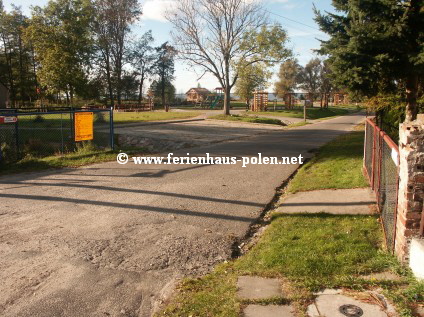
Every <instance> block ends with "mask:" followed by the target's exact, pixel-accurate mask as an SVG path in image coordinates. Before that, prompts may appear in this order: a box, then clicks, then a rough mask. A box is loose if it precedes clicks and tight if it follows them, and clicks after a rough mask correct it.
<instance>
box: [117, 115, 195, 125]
mask: <svg viewBox="0 0 424 317" xmlns="http://www.w3.org/2000/svg"><path fill="white" fill-rule="evenodd" d="M198 115H199V113H198V112H115V113H114V114H113V121H114V123H117V124H120V123H133V122H148V121H161V120H173V119H189V118H193V117H197V116H198Z"/></svg>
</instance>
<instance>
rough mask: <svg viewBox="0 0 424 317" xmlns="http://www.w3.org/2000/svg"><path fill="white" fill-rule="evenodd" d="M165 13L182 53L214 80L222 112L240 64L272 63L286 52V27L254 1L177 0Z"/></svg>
mask: <svg viewBox="0 0 424 317" xmlns="http://www.w3.org/2000/svg"><path fill="white" fill-rule="evenodd" d="M167 18H168V20H169V21H170V22H171V23H172V24H173V26H174V32H173V39H174V45H175V47H176V48H177V50H178V52H179V53H180V54H181V55H182V57H183V58H184V59H185V60H186V61H187V62H188V63H189V65H191V66H193V67H199V68H200V69H202V70H203V71H204V73H211V74H213V75H214V76H215V77H216V78H217V79H218V81H219V83H220V84H221V86H222V88H223V89H224V113H225V114H229V113H230V93H231V89H232V88H233V87H234V85H235V83H236V81H237V79H238V77H239V73H238V69H240V68H239V65H240V64H243V66H248V65H250V64H255V63H259V62H265V63H267V64H272V63H274V62H277V61H281V60H282V59H284V58H286V57H287V56H288V55H289V51H288V50H287V49H286V48H285V43H286V41H287V34H286V32H285V31H284V30H283V29H282V28H281V26H280V25H274V26H270V25H269V24H270V23H269V21H268V18H267V15H266V13H265V12H264V10H263V8H262V6H261V5H260V3H259V2H257V1H249V0H179V1H178V2H177V3H176V7H175V9H174V10H172V11H171V12H169V13H168V14H167Z"/></svg>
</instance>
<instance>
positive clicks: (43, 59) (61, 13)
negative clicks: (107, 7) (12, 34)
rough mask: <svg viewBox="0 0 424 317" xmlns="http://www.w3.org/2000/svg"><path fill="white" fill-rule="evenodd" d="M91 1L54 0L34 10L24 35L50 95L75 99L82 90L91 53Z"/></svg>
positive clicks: (69, 99) (39, 77)
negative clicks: (79, 90) (31, 47)
mask: <svg viewBox="0 0 424 317" xmlns="http://www.w3.org/2000/svg"><path fill="white" fill-rule="evenodd" d="M91 19H92V6H91V3H90V1H89V0H54V1H50V2H49V3H48V4H47V6H46V7H44V8H41V7H34V8H33V13H32V18H31V21H30V24H29V26H28V28H27V29H26V30H25V36H26V39H27V40H28V42H30V43H32V45H33V47H34V50H35V58H36V60H37V63H38V69H37V73H38V79H39V81H40V83H41V85H42V86H45V87H46V88H47V90H48V91H49V92H50V93H58V92H61V91H62V92H65V94H66V97H67V100H68V101H71V102H72V100H73V97H74V94H75V92H76V89H78V88H81V87H83V84H82V83H83V82H85V80H86V76H87V67H88V66H89V60H90V54H91V52H92V38H91V32H90V23H91Z"/></svg>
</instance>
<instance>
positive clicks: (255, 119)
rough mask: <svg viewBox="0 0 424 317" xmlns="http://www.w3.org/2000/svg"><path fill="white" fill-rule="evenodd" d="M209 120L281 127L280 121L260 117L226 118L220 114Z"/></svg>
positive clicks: (235, 116)
mask: <svg viewBox="0 0 424 317" xmlns="http://www.w3.org/2000/svg"><path fill="white" fill-rule="evenodd" d="M209 119H216V120H227V121H242V122H250V123H264V124H276V125H283V124H282V123H281V120H278V119H270V118H261V117H253V116H239V115H229V116H227V115H224V114H220V115H217V116H213V117H210V118H209Z"/></svg>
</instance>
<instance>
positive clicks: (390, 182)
mask: <svg viewBox="0 0 424 317" xmlns="http://www.w3.org/2000/svg"><path fill="white" fill-rule="evenodd" d="M364 151H365V153H364V169H365V172H366V174H367V176H368V179H369V181H370V184H371V187H372V189H373V191H374V192H375V194H376V199H377V206H378V209H379V211H380V216H381V220H382V224H383V228H384V233H385V238H386V245H387V248H388V249H389V250H390V251H392V252H393V248H394V241H395V233H396V212H397V201H398V184H399V169H398V166H399V148H398V146H397V145H396V144H395V143H394V142H393V140H392V139H391V138H390V137H389V136H388V135H387V134H386V133H384V132H383V131H382V130H381V129H380V128H379V127H378V126H377V125H376V124H375V123H374V122H373V121H372V120H371V119H367V120H366V127H365V145H364Z"/></svg>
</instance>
